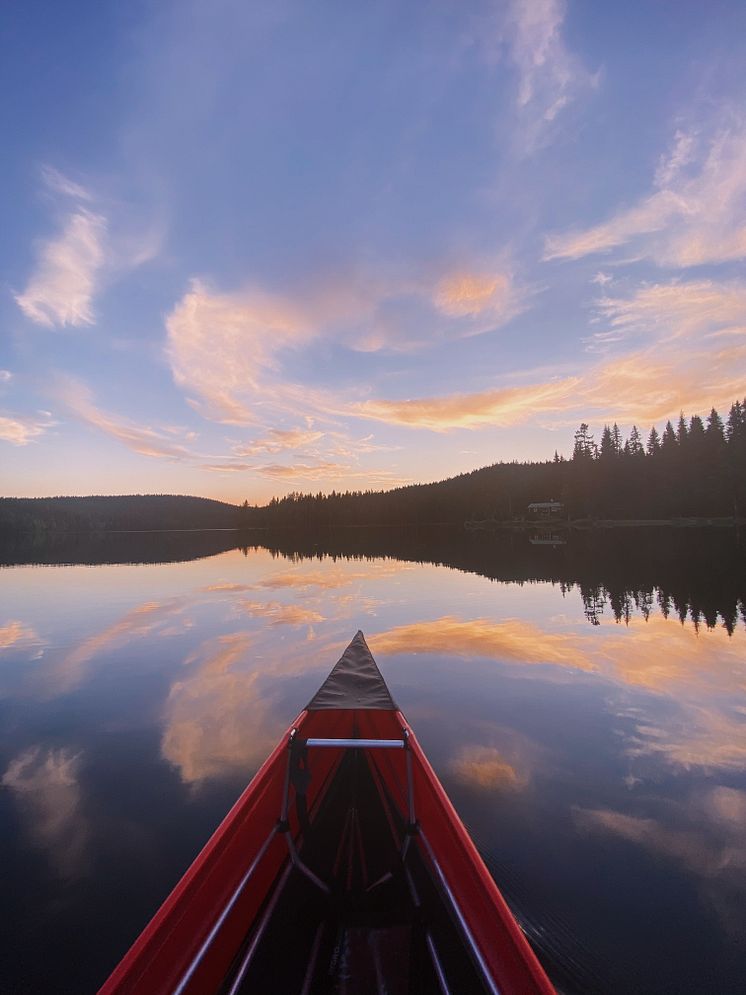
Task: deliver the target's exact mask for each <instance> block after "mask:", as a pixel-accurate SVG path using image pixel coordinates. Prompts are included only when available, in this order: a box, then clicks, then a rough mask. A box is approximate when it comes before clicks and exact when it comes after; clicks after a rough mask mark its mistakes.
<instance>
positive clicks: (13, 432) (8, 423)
mask: <svg viewBox="0 0 746 995" xmlns="http://www.w3.org/2000/svg"><path fill="white" fill-rule="evenodd" d="M55 424H56V423H55V422H54V421H52V420H51V419H49V418H46V417H45V418H43V419H40V418H32V417H27V416H25V415H12V416H11V415H0V439H2V440H3V441H5V442H10V443H11V445H13V446H27V445H28V444H29V442H31V441H32V440H33V439H36V438H38V437H39V436H40V435H43V434H44V433H45V432H46V430H47V429H48V428H51V427H52V426H53V425H55Z"/></svg>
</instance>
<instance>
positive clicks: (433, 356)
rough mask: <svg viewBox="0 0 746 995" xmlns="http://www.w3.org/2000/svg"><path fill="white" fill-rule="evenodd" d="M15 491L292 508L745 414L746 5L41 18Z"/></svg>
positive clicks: (31, 48) (486, 1) (17, 101)
mask: <svg viewBox="0 0 746 995" xmlns="http://www.w3.org/2000/svg"><path fill="white" fill-rule="evenodd" d="M2 19H3V30H2V32H1V33H0V35H1V37H2V41H0V94H1V96H0V134H2V156H0V184H1V186H0V189H1V190H2V201H1V203H2V213H1V215H0V230H1V231H2V238H1V239H0V494H4V495H6V496H41V495H51V494H117V493H188V494H198V495H204V496H206V497H214V498H220V499H224V500H229V501H243V500H244V499H246V500H248V501H249V502H250V503H263V502H265V501H267V500H269V498H270V497H272V496H273V495H282V494H286V493H288V492H289V491H299V490H302V491H309V490H310V491H314V492H316V491H319V490H322V491H330V490H332V489H336V490H345V489H355V490H358V489H367V488H376V489H377V488H387V487H392V486H397V485H399V484H403V483H413V482H419V481H429V480H438V479H442V478H444V477H448V476H452V475H454V474H456V473H461V472H464V471H468V470H471V469H473V468H475V467H478V466H484V465H487V464H491V463H494V462H497V461H500V460H536V459H547V458H551V457H552V456H553V454H554V452H555V450H558V451H559V452H560V453H561V454H564V455H570V453H571V451H572V437H573V433H574V431H575V429H576V428H577V426H578V424H579V423H580V422H581V421H585V422H588V423H589V424H590V426H591V428H592V429H593V430H594V431H595V433H596V437H597V438H598V437H599V436H600V430H601V428H602V427H603V425H604V423H607V422H608V423H611V422H614V421H616V422H618V424H619V425H620V427H621V428H622V430H623V432H624V433H625V434H626V433H627V432H628V431H629V430H630V429H631V426H632V425H633V424H637V425H638V426H639V427H640V429H641V430H642V431H643V433H644V434H647V432H648V431H649V429H650V427H651V426H652V425H654V424H655V425H656V426H657V427H658V428H659V429H660V428H661V427H662V426H663V425H664V424H665V421H666V419H668V418H677V417H678V415H679V412H680V411H682V410H683V411H684V412H685V414H686V415H691V414H694V413H698V414H700V415H706V414H707V413H708V412H709V410H710V408H711V407H712V406H713V405H714V406H715V407H717V408H718V409H719V410H720V412H721V414H723V415H727V411H728V408H729V407H730V404H731V403H732V402H733V401H734V400H735V399H736V398H738V397H743V395H744V394H745V393H746V270H744V258H745V257H746V73H745V72H744V66H746V5H744V4H743V3H742V2H740V0H731V2H725V0H712V2H710V3H708V4H702V3H699V2H694V0H692V2H690V0H658V2H656V3H650V2H642V0H630V2H626V3H620V2H619V3H612V2H609V3H598V2H593V0H567V2H564V0H432V2H427V3H426V2H419V0H404V2H402V0H381V2H377V3H375V4H364V3H350V2H349V0H346V2H342V0H320V2H317V3H306V2H300V0H271V2H262V0H254V2H252V3H246V2H240V0H209V2H208V0H174V2H167V0H163V2H151V0H132V2H130V3H127V4H117V3H101V2H93V0H90V2H89V0H78V2H74V0H71V2H69V3H65V4H59V3H53V2H50V0H47V2H41V0H26V2H24V3H22V4H21V3H16V4H7V5H5V6H4V8H3V13H2Z"/></svg>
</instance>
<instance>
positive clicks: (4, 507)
mask: <svg viewBox="0 0 746 995" xmlns="http://www.w3.org/2000/svg"><path fill="white" fill-rule="evenodd" d="M238 513H239V509H238V508H237V507H236V505H233V504H227V503H226V502H224V501H213V500H211V499H210V498H201V497H188V496H185V495H180V494H122V495H117V496H115V497H108V496H92V497H48V498H0V532H5V533H8V532H13V533H18V532H38V531H51V532H99V531H100V532H109V531H118V530H139V529H142V530H149V529H233V528H236V527H237V526H238V525H239V521H238Z"/></svg>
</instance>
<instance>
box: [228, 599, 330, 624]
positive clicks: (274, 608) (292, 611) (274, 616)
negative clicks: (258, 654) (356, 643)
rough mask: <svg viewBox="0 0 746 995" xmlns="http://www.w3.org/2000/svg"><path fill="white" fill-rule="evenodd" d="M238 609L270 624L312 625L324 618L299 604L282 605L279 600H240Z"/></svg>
mask: <svg viewBox="0 0 746 995" xmlns="http://www.w3.org/2000/svg"><path fill="white" fill-rule="evenodd" d="M239 609H240V610H241V611H242V612H245V613H246V614H247V615H250V616H251V617H252V618H266V619H269V621H270V624H271V625H313V624H314V623H318V622H323V621H325V618H324V616H323V615H321V614H319V612H317V611H313V610H312V609H310V608H303V607H302V606H301V605H283V604H281V603H280V602H279V601H264V602H262V601H241V602H240V603H239Z"/></svg>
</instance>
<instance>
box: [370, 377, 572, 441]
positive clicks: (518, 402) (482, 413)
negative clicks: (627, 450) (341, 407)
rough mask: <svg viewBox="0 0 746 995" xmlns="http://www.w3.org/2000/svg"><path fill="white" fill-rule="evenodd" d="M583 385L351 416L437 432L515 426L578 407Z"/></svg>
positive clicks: (383, 404) (461, 397)
mask: <svg viewBox="0 0 746 995" xmlns="http://www.w3.org/2000/svg"><path fill="white" fill-rule="evenodd" d="M579 382H580V381H579V380H578V378H576V377H566V378H565V379H562V380H553V381H550V382H549V383H544V384H529V385H527V386H525V387H504V388H500V389H498V390H488V391H481V392H480V393H476V394H450V395H447V396H444V397H424V398H415V399H406V400H401V401H386V400H376V401H363V402H362V403H360V404H358V405H357V406H356V407H354V408H352V409H351V414H357V415H358V416H359V417H361V418H370V419H373V420H375V421H381V422H385V423H386V424H387V425H401V426H404V427H407V428H427V429H431V430H433V431H436V432H444V431H449V430H451V429H455V428H481V427H483V426H486V425H495V426H504V425H515V424H518V423H520V422H525V421H528V420H529V419H531V418H534V417H536V416H537V415H538V416H540V415H541V414H549V413H554V412H556V411H564V410H567V409H568V408H570V407H572V408H575V407H577V403H576V401H575V397H576V390H577V388H578V385H579Z"/></svg>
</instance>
